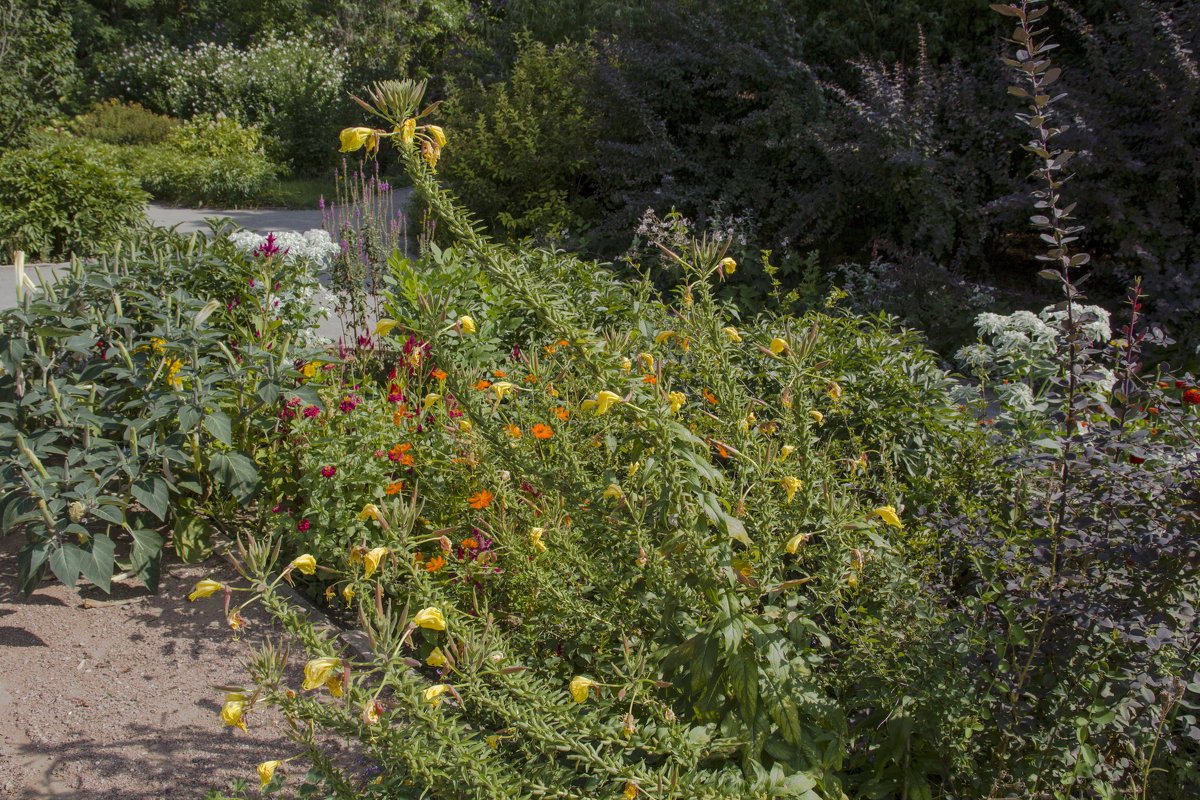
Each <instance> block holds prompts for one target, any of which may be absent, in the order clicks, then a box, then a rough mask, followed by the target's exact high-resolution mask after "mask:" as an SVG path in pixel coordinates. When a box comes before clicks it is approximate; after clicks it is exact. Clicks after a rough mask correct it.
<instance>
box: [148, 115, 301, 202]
mask: <svg viewBox="0 0 1200 800" xmlns="http://www.w3.org/2000/svg"><path fill="white" fill-rule="evenodd" d="M128 158H129V159H130V160H129V162H128V163H130V166H131V167H133V168H134V169H136V170H137V172H138V176H139V178H140V179H141V182H142V186H143V187H144V188H145V189H146V190H147V191H149V192H150V193H151V194H153V195H154V196H155V197H156V198H158V199H160V200H165V201H167V202H170V203H178V204H181V205H197V206H202V205H230V206H239V205H246V204H253V203H255V202H258V200H259V199H260V198H261V197H263V196H264V195H265V194H267V193H269V192H270V191H271V190H272V188H273V186H274V183H275V181H276V179H277V178H278V177H279V175H280V174H281V172H282V171H283V170H282V168H281V167H280V166H279V165H277V164H275V163H274V162H272V161H271V160H270V159H269V158H268V157H267V156H266V154H265V153H264V152H263V147H262V138H261V135H260V133H259V131H258V130H257V129H256V128H244V127H242V126H241V125H239V124H238V122H237V121H236V120H234V119H231V118H222V117H215V118H203V117H201V118H197V119H194V120H192V121H191V122H188V123H186V124H185V125H183V126H181V127H179V128H177V129H175V130H173V131H172V132H171V134H170V135H169V136H168V137H167V141H166V142H165V143H164V144H163V145H161V146H157V147H146V148H143V149H141V150H140V151H132V152H130V153H129V154H128Z"/></svg>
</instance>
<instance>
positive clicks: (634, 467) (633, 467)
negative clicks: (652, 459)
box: [629, 461, 642, 478]
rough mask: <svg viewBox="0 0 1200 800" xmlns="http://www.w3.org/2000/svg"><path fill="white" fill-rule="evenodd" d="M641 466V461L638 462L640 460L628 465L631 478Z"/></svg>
mask: <svg viewBox="0 0 1200 800" xmlns="http://www.w3.org/2000/svg"><path fill="white" fill-rule="evenodd" d="M641 467H642V462H640V461H635V462H633V463H632V464H630V465H629V477H631V478H632V477H633V476H634V475H637V471H638V470H639V469H641Z"/></svg>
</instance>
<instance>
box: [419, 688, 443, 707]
mask: <svg viewBox="0 0 1200 800" xmlns="http://www.w3.org/2000/svg"><path fill="white" fill-rule="evenodd" d="M446 688H447V687H446V684H444V683H438V684H434V685H433V686H430V687H429V688H428V689H426V690H425V692H424V693H423V694H422V695H421V696H422V697H423V698H424V699H425V702H426V703H433V704H434V705H435V706H436V705H437V704H438V703H440V702H442V699H441V696H442V695H443V694H444V693H445V692H446Z"/></svg>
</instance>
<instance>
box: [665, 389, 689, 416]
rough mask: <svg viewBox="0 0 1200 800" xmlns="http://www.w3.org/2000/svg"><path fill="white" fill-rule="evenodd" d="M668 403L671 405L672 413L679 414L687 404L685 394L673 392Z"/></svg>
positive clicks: (668, 397) (668, 398) (668, 396)
mask: <svg viewBox="0 0 1200 800" xmlns="http://www.w3.org/2000/svg"><path fill="white" fill-rule="evenodd" d="M667 402H668V403H670V404H671V413H672V414H678V413H679V409H681V408H683V404H684V403H686V402H687V398H686V397H684V395H683V392H671V393H670V394H668V395H667Z"/></svg>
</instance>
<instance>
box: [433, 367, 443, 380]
mask: <svg viewBox="0 0 1200 800" xmlns="http://www.w3.org/2000/svg"><path fill="white" fill-rule="evenodd" d="M433 377H434V378H436V379H437V380H439V381H444V380H446V373H445V372H443V371H442V370H440V369H435V370H434V371H433Z"/></svg>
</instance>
